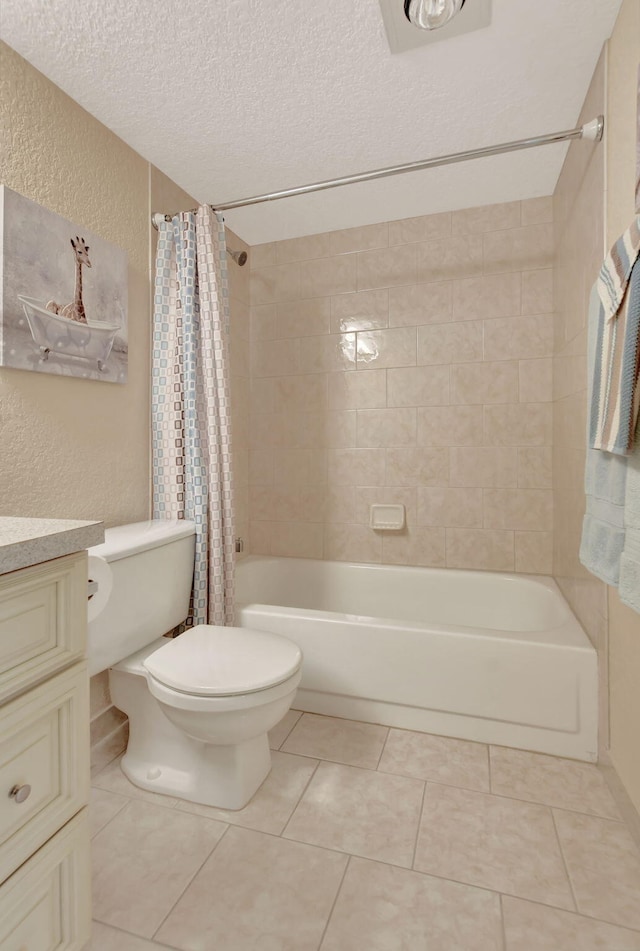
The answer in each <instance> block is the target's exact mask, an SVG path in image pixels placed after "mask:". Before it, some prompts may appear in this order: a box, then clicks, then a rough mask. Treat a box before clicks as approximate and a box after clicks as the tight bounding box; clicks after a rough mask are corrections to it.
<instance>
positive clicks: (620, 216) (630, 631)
mask: <svg viewBox="0 0 640 951" xmlns="http://www.w3.org/2000/svg"><path fill="white" fill-rule="evenodd" d="M639 63H640V3H639V2H638V0H624V2H623V4H622V7H621V10H620V14H619V17H618V21H617V23H616V27H615V30H614V32H613V35H612V37H611V41H610V43H609V55H608V58H607V71H608V75H607V80H608V81H607V116H608V137H607V242H608V244H611V243H612V242H613V241H615V239H616V238H617V237H618V235H619V234H620V233H621V232H622V231H623V230H624V229H625V228H626V227H627V226H628V224H629V221H630V220H631V218H632V216H633V212H634V182H635V139H636V109H637V101H636V84H637V76H638V65H639ZM609 669H610V682H609V696H610V705H611V724H610V729H611V759H612V761H613V764H614V766H615V768H616V770H617V772H618V775H619V776H620V778H621V779H622V782H623V783H624V785H625V787H626V789H627V791H628V793H629V795H630V797H631V799H632V801H633V803H634V804H635V806H636V809H637V810H638V812H640V616H639V615H638V614H636V613H635V611H632V610H631V609H630V608H627V607H626V606H625V605H623V604H621V603H620V600H619V598H618V595H617V592H616V591H615V590H614V589H613V588H610V589H609Z"/></svg>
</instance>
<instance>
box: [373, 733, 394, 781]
mask: <svg viewBox="0 0 640 951" xmlns="http://www.w3.org/2000/svg"><path fill="white" fill-rule="evenodd" d="M390 734H391V727H390V726H388V727H387V735H386V736H385V738H384V743H383V744H382V747H381V749H380V756H379V757H378V762H377V763H376V767H375V768H376V772H378V771H380V772H387V770H380V769H379V767H380V761H381V759H382V756H383V754H384V751H385V749H386V748H387V743H388V741H389V736H390Z"/></svg>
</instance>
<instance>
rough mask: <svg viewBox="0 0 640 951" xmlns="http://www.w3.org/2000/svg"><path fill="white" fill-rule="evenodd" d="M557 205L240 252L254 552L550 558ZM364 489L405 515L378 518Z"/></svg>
mask: <svg viewBox="0 0 640 951" xmlns="http://www.w3.org/2000/svg"><path fill="white" fill-rule="evenodd" d="M551 212H552V208H551V200H550V199H535V200H531V201H525V202H522V203H520V202H512V203H508V204H503V205H494V206H489V207H484V208H473V209H468V210H463V211H456V212H453V213H452V214H448V213H447V214H439V215H432V216H428V217H424V218H415V219H408V220H404V221H393V222H389V223H388V224H381V225H372V226H368V227H363V228H354V229H349V230H347V231H341V232H332V233H329V234H322V235H314V236H310V237H307V238H300V239H297V240H292V241H280V242H277V243H275V244H270V245H262V246H259V247H256V248H254V249H253V250H252V275H251V278H252V283H251V295H252V296H251V303H252V323H251V333H252V349H253V352H252V368H251V397H252V403H251V437H250V447H251V452H250V500H249V505H250V515H251V531H250V536H251V550H252V551H253V552H262V553H272V554H278V555H292V556H304V557H316V558H327V559H349V560H350V559H353V560H356V561H365V562H380V561H382V562H388V563H394V564H411V565H431V566H445V565H446V566H449V567H455V568H486V569H498V570H513V569H515V570H517V571H525V572H549V571H550V569H551V547H552V528H553V525H552V494H551V489H550V486H551V448H550V447H551V404H550V402H549V401H550V399H551V360H550V357H551V350H552V333H553V327H552V324H553V321H552V317H551V310H552V293H551V286H552V282H551V270H550V265H551V258H552V250H553V248H552V223H551V217H552V214H551ZM373 502H400V503H403V504H404V505H405V507H406V511H407V521H408V527H407V529H406V530H405V531H404V532H402V533H399V534H396V533H390V532H388V533H380V532H375V531H372V530H371V529H370V528H369V527H368V520H369V505H370V504H371V503H373Z"/></svg>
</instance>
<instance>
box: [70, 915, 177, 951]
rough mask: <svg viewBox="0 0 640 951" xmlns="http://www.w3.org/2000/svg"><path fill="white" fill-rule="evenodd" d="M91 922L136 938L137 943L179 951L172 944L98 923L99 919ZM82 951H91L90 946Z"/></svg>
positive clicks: (105, 923)
mask: <svg viewBox="0 0 640 951" xmlns="http://www.w3.org/2000/svg"><path fill="white" fill-rule="evenodd" d="M91 920H92V922H94V921H95V922H97V923H98V924H99V925H104V926H105V928H110V929H112V930H113V931H117V932H118V934H121V935H124V936H126V937H129V938H136V939H137V940H138V941H149V942H154V943H155V944H157V945H160V946H162V947H163V948H166V949H167V951H179V949H178V948H176V947H174V945H172V944H164V942H162V941H155V939H154V938H143V937H142V935H139V934H136V933H135V932H133V931H126V930H125V929H124V928H119V927H118V926H117V925H110V924H108V923H107V922H106V921H100V919H99V918H92V919H91ZM84 951H91V945H90V944H89V945H87V947H86V948H85V949H84Z"/></svg>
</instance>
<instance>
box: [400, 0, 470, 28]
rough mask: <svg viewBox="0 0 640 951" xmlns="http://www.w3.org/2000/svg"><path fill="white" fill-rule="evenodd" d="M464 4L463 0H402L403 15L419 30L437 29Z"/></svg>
mask: <svg viewBox="0 0 640 951" xmlns="http://www.w3.org/2000/svg"><path fill="white" fill-rule="evenodd" d="M464 4H465V0H404V15H405V16H406V18H407V20H408V21H409V23H412V24H413V25H414V26H417V27H418V28H419V29H420V30H439V29H440V27H441V26H445V25H446V24H447V23H448V22H449V20H452V19H453V17H454V16H455V15H456V13H459V12H460V10H462V8H463V6H464Z"/></svg>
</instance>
